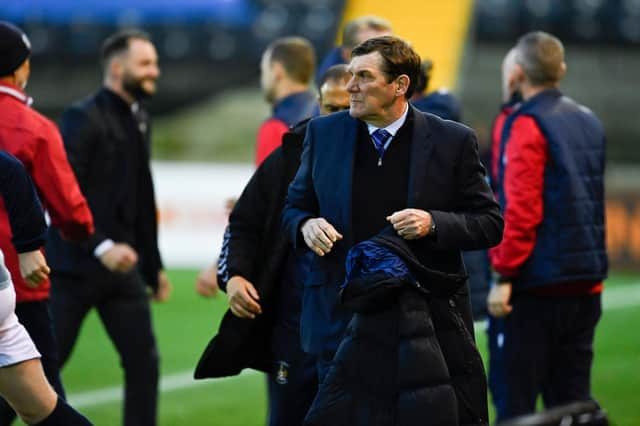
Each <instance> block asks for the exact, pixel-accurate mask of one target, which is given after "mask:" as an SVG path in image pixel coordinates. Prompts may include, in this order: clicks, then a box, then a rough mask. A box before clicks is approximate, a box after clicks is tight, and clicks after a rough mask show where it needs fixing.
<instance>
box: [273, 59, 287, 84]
mask: <svg viewBox="0 0 640 426" xmlns="http://www.w3.org/2000/svg"><path fill="white" fill-rule="evenodd" d="M271 75H272V76H273V81H280V80H282V79H283V78H285V77H286V76H287V71H286V70H285V69H284V66H283V65H282V64H281V63H280V62H276V61H273V62H271Z"/></svg>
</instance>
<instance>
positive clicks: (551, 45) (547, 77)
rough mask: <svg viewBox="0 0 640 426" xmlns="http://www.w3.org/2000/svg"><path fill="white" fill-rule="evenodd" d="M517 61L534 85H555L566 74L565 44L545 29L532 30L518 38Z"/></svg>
mask: <svg viewBox="0 0 640 426" xmlns="http://www.w3.org/2000/svg"><path fill="white" fill-rule="evenodd" d="M515 51H516V53H515V61H516V63H517V64H518V65H520V66H521V67H522V70H523V72H524V74H525V76H526V78H527V79H528V80H529V82H530V83H531V85H532V86H534V87H535V86H554V85H556V84H557V83H558V82H559V81H560V80H561V79H562V77H563V76H564V73H565V71H566V64H565V62H564V46H563V45H562V42H561V41H560V40H558V38H556V37H554V36H552V35H551V34H549V33H545V32H543V31H535V32H530V33H527V34H525V35H523V36H522V37H520V39H519V40H518V43H517V44H516V47H515Z"/></svg>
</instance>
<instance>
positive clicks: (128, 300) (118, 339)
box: [51, 271, 159, 426]
mask: <svg viewBox="0 0 640 426" xmlns="http://www.w3.org/2000/svg"><path fill="white" fill-rule="evenodd" d="M51 283H52V286H51V302H52V311H53V319H54V325H55V331H56V337H57V339H58V343H59V348H60V359H61V365H64V363H65V362H66V361H67V359H68V358H69V355H70V354H71V351H72V349H73V346H74V344H75V341H76V339H77V337H78V332H79V330H80V326H81V325H82V322H83V320H84V318H85V317H86V315H87V313H88V312H89V310H90V309H91V308H93V307H95V308H96V309H97V311H98V315H99V316H100V319H101V321H102V324H103V325H104V327H105V329H106V331H107V334H108V335H109V337H110V338H111V341H112V342H113V344H114V346H115V348H116V350H117V351H118V353H119V355H120V362H121V365H122V367H123V368H124V373H125V400H124V421H123V424H124V425H125V426H153V425H155V424H156V416H157V400H158V370H159V356H158V350H157V347H156V340H155V336H154V334H153V327H152V324H151V310H150V306H149V297H148V295H147V292H146V289H145V285H144V282H143V281H142V278H141V276H140V274H139V272H138V271H134V272H131V273H128V274H126V275H116V274H111V273H109V272H106V271H104V272H102V273H100V274H95V275H94V276H93V277H91V278H88V277H80V276H70V275H62V274H55V273H54V274H53V275H52V279H51Z"/></svg>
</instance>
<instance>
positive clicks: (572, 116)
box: [498, 89, 608, 289]
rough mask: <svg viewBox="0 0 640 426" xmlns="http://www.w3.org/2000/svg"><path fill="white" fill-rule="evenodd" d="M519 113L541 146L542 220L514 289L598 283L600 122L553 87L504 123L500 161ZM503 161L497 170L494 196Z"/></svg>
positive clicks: (603, 270) (601, 255)
mask: <svg viewBox="0 0 640 426" xmlns="http://www.w3.org/2000/svg"><path fill="white" fill-rule="evenodd" d="M521 115H526V116H529V117H532V118H533V119H534V120H535V122H536V124H537V125H538V127H539V128H540V131H541V132H542V134H543V135H544V137H545V139H546V142H547V150H548V162H547V164H546V166H545V173H544V192H543V197H544V199H543V203H544V217H543V220H542V223H541V224H540V225H539V227H538V229H537V234H536V244H535V248H534V250H533V252H532V254H531V256H530V257H529V258H528V259H527V261H526V262H525V263H524V265H523V267H522V268H521V270H520V273H519V275H518V276H517V277H516V278H515V279H514V281H513V282H514V285H516V286H517V287H518V288H519V289H524V288H530V287H539V286H545V285H550V284H560V283H577V282H593V283H596V282H599V281H602V280H603V279H605V278H606V276H607V269H608V262H607V254H606V247H605V220H604V215H605V206H604V161H605V136H604V130H603V128H602V125H601V123H600V121H599V120H598V119H597V118H596V116H595V115H594V114H593V113H592V112H591V111H590V110H588V109H587V108H586V107H584V106H582V105H579V104H577V103H576V102H574V101H573V100H571V99H569V98H568V97H566V96H563V95H562V94H561V93H560V91H558V90H556V89H550V90H546V91H544V92H542V93H540V94H538V95H536V96H534V97H533V98H531V99H529V100H528V101H526V102H524V103H523V104H522V105H521V106H520V108H519V109H518V110H516V111H515V112H514V113H513V114H512V115H511V116H509V118H507V120H506V122H505V127H504V131H503V133H502V140H501V146H500V149H501V152H500V157H499V158H503V155H504V152H505V147H506V143H507V141H508V140H509V134H510V131H511V127H512V125H513V122H514V121H515V119H516V118H517V117H519V116H521ZM504 169H505V164H504V162H502V161H501V162H500V164H499V166H498V198H499V201H500V204H501V206H502V207H503V209H504V207H505V206H506V205H507V204H508V203H509V200H508V199H506V197H505V193H504V190H503V184H504Z"/></svg>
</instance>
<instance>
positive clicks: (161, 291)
mask: <svg viewBox="0 0 640 426" xmlns="http://www.w3.org/2000/svg"><path fill="white" fill-rule="evenodd" d="M170 296H171V283H170V282H169V277H167V274H166V273H165V272H164V271H158V289H157V290H156V292H155V294H154V295H153V300H155V301H156V302H160V303H162V302H166V301H167V300H169V297H170Z"/></svg>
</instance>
